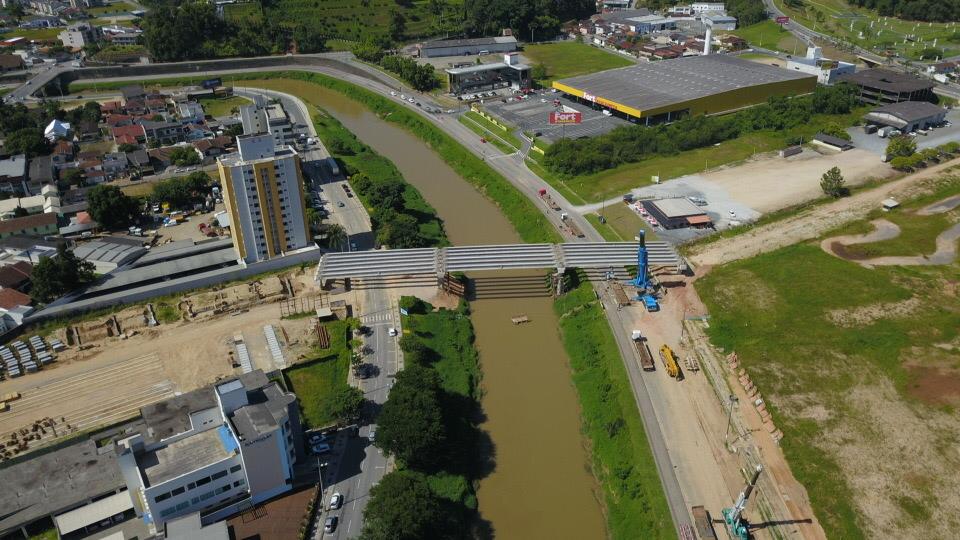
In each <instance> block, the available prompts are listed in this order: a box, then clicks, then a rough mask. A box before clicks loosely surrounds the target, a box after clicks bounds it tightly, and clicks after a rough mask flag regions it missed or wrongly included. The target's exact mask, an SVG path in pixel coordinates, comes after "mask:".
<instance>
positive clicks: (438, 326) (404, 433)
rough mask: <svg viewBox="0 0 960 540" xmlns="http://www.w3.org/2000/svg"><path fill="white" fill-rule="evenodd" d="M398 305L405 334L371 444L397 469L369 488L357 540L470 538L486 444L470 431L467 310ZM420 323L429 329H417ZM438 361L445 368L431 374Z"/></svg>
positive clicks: (408, 300)
mask: <svg viewBox="0 0 960 540" xmlns="http://www.w3.org/2000/svg"><path fill="white" fill-rule="evenodd" d="M400 305H401V307H403V308H404V309H405V310H406V311H407V313H409V314H410V317H411V321H410V322H411V324H410V325H408V328H410V329H412V330H413V332H412V333H410V334H406V335H404V336H403V337H402V338H401V340H400V347H401V349H402V350H403V352H404V363H405V367H404V369H403V370H402V371H400V372H399V373H397V376H396V379H395V382H394V385H393V387H392V388H391V390H390V396H389V398H388V399H387V401H386V403H384V405H383V408H382V410H381V411H380V414H379V415H378V416H377V437H376V442H375V443H374V444H375V445H376V446H377V447H379V448H380V449H382V450H383V451H384V453H385V454H387V455H390V456H393V457H394V458H395V459H396V461H397V469H398V470H396V471H394V472H391V473H389V474H387V475H386V476H384V478H383V479H382V481H381V482H380V483H379V484H377V486H375V487H374V488H373V489H371V491H370V501H369V504H368V505H367V508H366V511H365V512H364V525H363V531H362V534H361V538H364V539H366V540H380V539H384V540H386V539H408V538H409V539H420V538H437V539H454V538H471V537H473V535H472V534H471V530H470V529H471V527H470V523H471V522H472V519H471V517H472V514H473V512H475V511H476V497H475V495H474V492H473V489H472V488H471V487H470V485H471V483H472V481H473V480H475V479H476V478H478V477H479V476H480V475H482V474H484V472H485V471H488V470H489V468H490V464H489V463H488V462H487V461H486V460H487V459H488V458H487V457H486V456H487V454H488V452H486V451H483V450H482V448H489V447H490V444H489V442H488V441H485V440H484V434H483V433H482V432H481V431H480V430H479V429H478V428H477V426H476V419H477V418H479V403H478V402H477V400H476V395H475V392H476V385H475V383H476V381H475V380H472V381H471V380H470V378H469V376H468V373H469V372H471V370H472V369H475V368H476V365H477V355H476V351H475V349H473V327H472V325H471V324H470V321H469V319H468V318H467V317H466V315H468V314H469V311H468V308H467V306H466V304H465V303H462V304H461V305H460V307H459V308H458V309H456V310H445V309H441V310H439V311H434V310H433V306H431V305H430V304H427V303H426V302H423V301H422V300H419V299H416V298H413V297H404V298H402V299H401V301H400ZM421 320H423V321H429V322H428V323H426V324H424V325H423V327H422V328H421V327H420V324H418V323H419V321H421ZM430 340H433V341H430ZM437 340H441V341H442V343H441V342H438V341H437ZM431 343H433V344H436V345H437V346H438V347H441V348H442V347H447V348H446V349H444V351H443V352H441V351H438V350H434V349H433V348H431ZM442 361H443V362H446V364H447V365H446V366H445V367H444V368H442V369H438V368H436V367H435V366H436V365H437V363H439V362H442ZM464 379H466V380H464Z"/></svg>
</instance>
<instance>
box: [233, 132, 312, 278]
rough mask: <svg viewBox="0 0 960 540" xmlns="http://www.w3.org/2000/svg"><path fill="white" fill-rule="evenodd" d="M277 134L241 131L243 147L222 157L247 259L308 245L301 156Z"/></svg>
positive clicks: (237, 240) (241, 253) (238, 243)
mask: <svg viewBox="0 0 960 540" xmlns="http://www.w3.org/2000/svg"><path fill="white" fill-rule="evenodd" d="M274 143H275V140H274V137H273V135H271V134H269V133H264V134H259V135H241V136H239V137H237V146H238V151H237V152H235V153H233V154H227V155H226V156H223V157H221V158H219V159H218V161H217V167H218V169H219V170H220V180H221V184H222V186H223V190H224V198H223V199H224V202H225V203H226V206H227V211H228V212H230V223H231V236H232V238H233V245H234V248H235V249H236V251H237V255H238V257H239V258H240V259H241V260H243V261H244V262H245V263H253V262H259V261H265V260H267V259H271V258H273V257H278V256H282V255H283V254H284V253H287V252H290V251H294V250H297V249H301V248H305V247H308V246H309V245H310V244H311V242H312V239H311V238H310V235H309V230H310V228H309V225H308V224H307V217H306V216H307V209H306V206H304V201H303V199H304V194H303V177H302V173H301V170H300V156H299V155H298V154H297V152H296V151H295V150H294V149H293V148H291V147H290V146H275V144H274Z"/></svg>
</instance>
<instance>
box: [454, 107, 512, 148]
mask: <svg viewBox="0 0 960 540" xmlns="http://www.w3.org/2000/svg"><path fill="white" fill-rule="evenodd" d="M457 120H459V121H460V123H461V124H463V125H464V126H466V127H467V129H469V130H470V131H472V132H474V133H476V134H477V135H479V136H480V137H482V138H483V139H484V140H485V141H487V143H488V144H492V145H493V146H496V147H497V149H498V150H500V151H501V152H503V153H504V154H512V153H514V152H516V151H517V149H516V148H514V147H513V146H510V145H509V144H507V143H505V142H503V140H502V139H500V138H497V137H494V136H493V133H492V132H490V131H489V130H488V129H486V128H484V127H483V126H481V125H479V124H477V122H475V121H472V120H471V119H470V118H469V117H467V116H460V117H458V118H457ZM497 131H498V132H500V133H502V131H500V130H499V129H498V130H497Z"/></svg>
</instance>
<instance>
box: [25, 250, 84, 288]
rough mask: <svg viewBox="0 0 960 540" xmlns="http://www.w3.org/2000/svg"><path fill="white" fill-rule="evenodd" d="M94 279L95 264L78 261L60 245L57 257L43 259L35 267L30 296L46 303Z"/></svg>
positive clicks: (31, 278) (31, 277)
mask: <svg viewBox="0 0 960 540" xmlns="http://www.w3.org/2000/svg"><path fill="white" fill-rule="evenodd" d="M93 278H94V266H93V263H91V262H88V261H82V260H80V259H78V258H77V256H76V255H74V254H73V252H72V251H70V250H68V249H67V248H66V245H64V244H60V245H59V246H57V255H56V256H55V257H43V258H41V259H40V262H38V263H37V264H36V265H35V266H34V267H33V274H32V275H31V276H30V280H31V282H32V284H33V288H32V289H30V296H32V297H33V299H34V300H36V301H37V302H41V303H46V302H49V301H51V300H53V299H54V298H57V297H59V296H62V295H63V294H66V293H68V292H71V291H73V290H75V289H76V288H77V287H79V286H80V285H83V284H85V283H89V282H90V281H93Z"/></svg>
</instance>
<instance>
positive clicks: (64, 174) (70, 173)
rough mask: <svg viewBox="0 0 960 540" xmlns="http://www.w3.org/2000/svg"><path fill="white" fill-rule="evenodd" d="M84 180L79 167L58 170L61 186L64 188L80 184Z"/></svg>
mask: <svg viewBox="0 0 960 540" xmlns="http://www.w3.org/2000/svg"><path fill="white" fill-rule="evenodd" d="M83 181H84V175H83V171H82V170H80V169H64V170H63V171H60V182H59V185H60V186H61V188H63V189H66V188H68V187H70V186H82V185H83Z"/></svg>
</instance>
